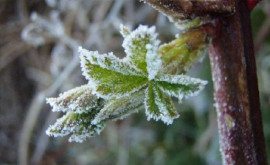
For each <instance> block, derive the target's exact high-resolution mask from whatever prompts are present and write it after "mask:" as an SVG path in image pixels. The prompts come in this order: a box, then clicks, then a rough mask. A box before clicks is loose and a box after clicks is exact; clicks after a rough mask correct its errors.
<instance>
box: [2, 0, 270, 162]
mask: <svg viewBox="0 0 270 165" xmlns="http://www.w3.org/2000/svg"><path fill="white" fill-rule="evenodd" d="M268 11H269V1H264V2H262V4H261V5H259V6H257V7H256V8H255V9H254V11H253V12H252V22H253V23H252V25H253V30H254V31H253V33H254V38H255V46H256V51H257V56H256V57H257V63H258V68H257V70H258V74H259V85H260V91H261V108H262V113H263V122H264V123H263V124H264V131H265V137H266V143H267V150H268V160H270V152H269V151H270V143H269V142H270V131H269V130H270V111H269V107H270V92H269V88H268V86H269V85H270V78H269V75H270V60H269V57H270V51H269V47H270V43H269V41H270V37H269V23H268V22H269V18H270V14H269V13H267V12H268ZM121 23H122V24H125V25H128V26H129V27H130V28H132V29H134V28H136V27H137V26H138V25H139V24H145V25H149V26H152V25H155V26H156V27H157V31H158V32H159V34H160V36H159V39H160V40H161V41H162V42H168V41H171V40H172V39H173V38H174V35H175V34H177V33H179V31H178V30H177V29H176V28H175V27H174V25H173V24H171V23H169V22H168V20H167V19H166V17H165V16H163V15H162V14H160V13H157V12H156V11H155V10H154V9H152V8H151V7H150V6H147V5H146V4H144V3H140V2H139V1H135V0H46V1H40V0H29V1H28V0H27V1H26V0H25V1H24V0H22V1H15V0H3V1H0V79H1V82H0V148H1V150H0V164H6V163H9V164H17V163H21V164H23V163H24V162H26V158H27V159H28V160H27V163H26V164H31V163H32V164H46V165H50V164H70V165H74V164H78V165H84V164H97V165H99V164H102V165H104V164H108V165H111V164H120V165H125V164H129V165H137V164H145V165H148V164H149V165H163V164H166V165H167V164H168V165H174V164H175V165H176V164H188V165H189V164H190V165H193V164H194V165H198V164H200V165H203V164H207V165H220V164H221V161H220V154H219V147H218V133H217V128H216V127H217V124H216V116H215V108H214V101H213V96H212V93H213V90H212V83H211V74H210V65H209V61H208V58H205V59H204V61H203V62H202V63H201V64H198V65H196V66H195V67H193V68H192V69H191V71H189V72H188V74H190V75H192V76H193V77H199V78H201V79H204V80H208V82H209V84H208V85H207V86H206V89H205V90H204V91H203V92H202V93H201V94H200V95H199V96H198V97H194V98H191V99H188V100H187V102H185V103H183V104H181V106H180V107H178V106H177V107H176V108H177V109H178V112H179V113H180V114H181V117H180V118H179V119H178V120H175V122H174V123H173V124H172V125H170V126H166V125H164V124H163V123H162V122H155V121H150V122H147V121H146V120H145V116H144V114H143V113H138V114H135V115H132V116H130V117H129V118H126V119H125V120H122V121H117V122H109V123H107V126H106V128H105V129H104V131H103V132H102V133H101V135H100V136H98V137H94V138H91V139H89V140H87V141H86V142H85V143H83V144H77V143H67V141H68V140H67V139H66V138H58V139H49V138H48V137H47V136H46V134H45V129H46V128H47V127H48V125H50V124H52V123H53V122H54V121H55V120H56V118H57V117H58V116H59V113H53V112H50V108H49V106H48V105H46V104H45V98H46V97H52V96H57V93H60V92H63V91H66V90H68V89H72V88H74V87H76V86H79V85H81V84H85V83H86V81H85V80H84V78H83V77H82V76H81V71H80V68H79V58H78V53H77V48H78V46H79V45H82V46H83V47H85V48H87V49H88V50H99V52H100V53H105V52H108V51H113V52H115V54H118V55H119V56H120V57H123V56H124V54H123V53H122V52H123V50H122V48H121V47H119V45H121V42H122V38H121V35H120V34H119V32H118V30H119V25H120V24H121ZM264 28H266V30H263V29H264ZM263 31H266V32H264V33H263ZM262 34H263V35H262ZM21 37H22V38H23V39H24V40H22V39H21ZM31 100H32V101H31ZM174 101H175V102H177V100H174ZM176 105H178V104H176Z"/></svg>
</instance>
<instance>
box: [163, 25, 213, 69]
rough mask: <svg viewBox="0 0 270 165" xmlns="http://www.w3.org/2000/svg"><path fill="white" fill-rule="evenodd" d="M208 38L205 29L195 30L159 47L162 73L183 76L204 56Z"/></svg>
mask: <svg viewBox="0 0 270 165" xmlns="http://www.w3.org/2000/svg"><path fill="white" fill-rule="evenodd" d="M207 42H208V41H207V38H206V35H205V32H204V31H203V29H194V30H192V31H189V32H186V33H184V34H182V35H180V36H178V37H177V38H176V39H175V40H173V41H171V42H170V43H167V44H163V45H161V46H160V47H159V50H158V54H161V59H162V68H163V69H162V70H161V72H162V73H166V74H183V73H186V72H187V71H188V70H189V69H190V68H191V67H192V66H193V65H194V64H195V63H196V62H198V61H200V60H201V59H202V58H203V56H204V50H205V48H206V44H207Z"/></svg>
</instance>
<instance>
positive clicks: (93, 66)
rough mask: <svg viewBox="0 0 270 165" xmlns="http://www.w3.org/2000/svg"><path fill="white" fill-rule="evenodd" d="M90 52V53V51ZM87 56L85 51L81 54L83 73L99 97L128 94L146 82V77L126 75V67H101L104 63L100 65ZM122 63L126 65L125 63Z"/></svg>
mask: <svg viewBox="0 0 270 165" xmlns="http://www.w3.org/2000/svg"><path fill="white" fill-rule="evenodd" d="M90 54H92V53H91V52H90ZM89 56H90V57H91V55H87V54H85V53H83V54H82V56H81V63H82V68H83V74H84V75H85V76H86V77H87V79H88V80H89V84H90V85H91V86H92V88H93V90H94V92H95V94H97V95H98V96H100V97H103V98H107V99H108V98H110V97H112V96H117V97H121V96H123V95H128V94H130V93H133V92H136V91H138V90H140V89H141V88H142V87H144V86H145V85H146V83H147V78H146V77H142V76H137V75H134V74H130V75H127V74H126V73H125V69H126V68H127V67H123V68H121V67H119V68H121V70H119V71H118V70H117V69H113V68H110V67H105V66H104V67H103V64H104V63H102V65H101V64H99V63H95V62H93V61H92V60H89V58H88V57H89ZM104 65H105V64H104ZM123 65H124V66H126V64H123ZM106 66H107V65H106ZM122 70H123V71H122ZM128 72H129V71H128Z"/></svg>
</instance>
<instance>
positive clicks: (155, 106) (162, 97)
mask: <svg viewBox="0 0 270 165" xmlns="http://www.w3.org/2000/svg"><path fill="white" fill-rule="evenodd" d="M145 107H146V115H147V119H148V120H150V119H151V118H152V119H154V120H156V121H158V120H161V121H163V122H164V123H166V124H172V122H173V119H175V118H178V117H179V115H178V113H177V110H176V108H175V106H174V104H173V102H172V100H171V98H170V96H168V95H167V94H166V93H163V92H162V91H161V90H160V89H158V88H157V84H156V83H155V82H151V83H150V84H149V86H148V88H147V89H146V100H145Z"/></svg>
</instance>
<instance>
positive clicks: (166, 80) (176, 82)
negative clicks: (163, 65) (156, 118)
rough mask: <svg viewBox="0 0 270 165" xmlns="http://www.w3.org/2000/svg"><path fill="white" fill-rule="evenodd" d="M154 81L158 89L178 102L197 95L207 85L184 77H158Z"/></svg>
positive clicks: (205, 82)
mask: <svg viewBox="0 0 270 165" xmlns="http://www.w3.org/2000/svg"><path fill="white" fill-rule="evenodd" d="M156 81H157V86H158V88H160V89H161V90H162V91H163V92H165V93H167V94H168V95H170V96H174V97H177V98H178V99H179V100H182V99H183V98H187V97H190V96H195V95H197V94H198V93H199V92H200V91H201V90H202V89H203V88H204V87H205V85H206V84H207V81H203V80H201V79H197V78H192V77H189V76H186V75H159V77H158V78H157V79H156Z"/></svg>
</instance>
